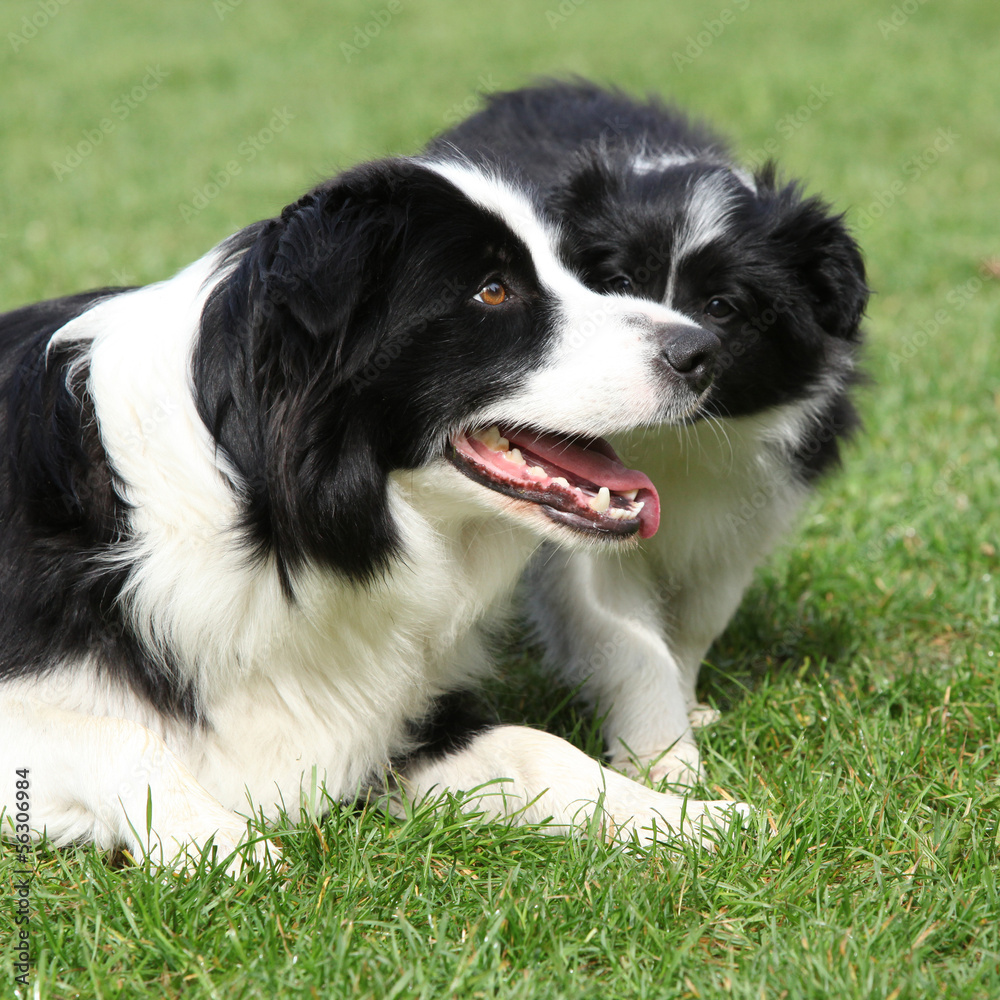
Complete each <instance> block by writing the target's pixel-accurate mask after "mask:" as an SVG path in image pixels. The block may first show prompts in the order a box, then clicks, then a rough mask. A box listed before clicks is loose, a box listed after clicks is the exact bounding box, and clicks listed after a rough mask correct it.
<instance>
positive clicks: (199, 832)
mask: <svg viewBox="0 0 1000 1000" xmlns="http://www.w3.org/2000/svg"><path fill="white" fill-rule="evenodd" d="M210 803H211V804H210V805H209V804H208V803H205V802H197V803H192V802H188V803H186V804H185V808H183V809H181V810H174V811H173V813H172V814H170V815H166V816H163V817H162V819H158V817H157V816H156V812H155V809H154V813H153V825H152V829H151V830H149V831H148V832H147V831H145V830H142V831H131V832H132V836H130V837H129V838H128V840H129V841H130V843H129V848H130V849H131V850H132V852H133V854H134V856H135V857H136V858H137V859H138V858H139V857H141V856H148V857H149V859H150V860H151V861H152V862H153V863H154V864H155V865H158V866H162V867H164V868H168V869H170V870H172V871H175V872H179V873H185V874H190V873H192V872H194V871H195V870H196V869H197V868H198V866H199V864H200V863H201V862H202V859H203V858H204V860H205V861H207V862H209V864H210V865H215V864H220V863H222V862H225V863H226V868H225V870H226V873H227V874H228V875H230V876H231V877H232V878H238V877H239V876H240V875H241V874H242V873H243V872H244V871H245V870H246V869H247V868H250V867H262V866H265V865H267V864H268V863H269V862H270V863H274V862H277V861H278V860H279V859H280V857H281V851H280V849H279V848H278V846H277V845H276V844H274V843H273V842H270V841H267V840H263V839H259V837H257V836H256V835H255V832H254V831H253V830H251V829H250V828H249V827H248V825H247V820H246V819H244V818H243V817H242V816H239V815H238V814H236V813H234V812H230V811H229V810H228V809H224V808H223V807H222V806H221V805H219V804H218V803H217V802H215V800H214V799H211V800H210ZM198 806H200V808H198ZM192 807H194V808H192ZM248 834H249V836H250V838H252V839H253V840H254V842H253V843H248ZM209 845H211V854H209V855H206V851H207V850H208V849H209Z"/></svg>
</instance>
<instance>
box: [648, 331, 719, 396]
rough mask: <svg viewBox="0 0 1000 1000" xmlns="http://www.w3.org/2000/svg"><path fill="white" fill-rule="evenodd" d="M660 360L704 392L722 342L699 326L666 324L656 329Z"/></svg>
mask: <svg viewBox="0 0 1000 1000" xmlns="http://www.w3.org/2000/svg"><path fill="white" fill-rule="evenodd" d="M657 332H658V333H659V335H660V343H661V344H662V345H663V359H664V360H665V361H666V363H667V364H668V365H669V366H670V367H671V368H672V369H673V370H674V371H675V372H676V373H677V374H678V375H680V376H681V378H683V379H684V381H685V382H686V383H687V384H688V385H689V386H690V387H691V389H692V391H693V392H704V391H705V389H707V388H708V387H709V385H711V383H712V379H713V378H715V368H716V359H717V358H718V355H719V351H720V350H721V349H722V341H721V340H719V338H718V337H717V336H716V335H715V334H714V333H712V332H710V331H709V330H705V329H703V328H702V327H700V326H686V325H685V326H679V325H675V324H665V325H664V326H661V327H659V328H658V329H657Z"/></svg>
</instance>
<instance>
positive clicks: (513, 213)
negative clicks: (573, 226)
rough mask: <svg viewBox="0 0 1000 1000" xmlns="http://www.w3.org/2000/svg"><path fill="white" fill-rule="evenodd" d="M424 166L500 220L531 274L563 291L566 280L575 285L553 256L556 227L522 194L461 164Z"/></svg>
mask: <svg viewBox="0 0 1000 1000" xmlns="http://www.w3.org/2000/svg"><path fill="white" fill-rule="evenodd" d="M424 166H426V167H427V168H428V169H430V170H433V171H434V172H435V173H436V174H440V175H441V176H442V177H444V178H445V180H447V181H450V182H451V183H452V184H454V185H455V187H457V188H458V189H459V191H461V192H462V194H464V195H465V196H466V197H467V198H468V199H469V200H470V201H472V202H473V203H475V204H476V205H479V206H480V207H482V208H485V209H486V210H487V211H489V212H492V213H493V214H494V215H496V216H497V217H498V218H499V219H501V220H502V221H503V222H504V224H505V225H506V226H507V228H508V229H510V230H511V232H513V233H514V235H515V236H517V237H518V238H519V239H520V240H521V242H523V243H524V244H525V246H526V247H527V248H528V252H529V253H530V254H531V259H532V261H533V262H534V265H535V271H536V272H537V274H538V277H539V278H540V279H541V280H542V281H543V282H544V283H545V284H546V285H548V286H549V287H550V288H552V289H553V290H558V291H562V292H564V291H566V290H567V284H566V282H567V280H568V281H569V282H571V283H572V284H578V282H577V281H576V279H575V278H574V277H573V276H572V275H571V274H570V273H569V272H568V271H567V270H566V268H565V267H563V265H562V264H560V263H559V260H558V258H557V256H556V244H557V242H558V239H559V230H558V227H557V226H555V225H554V224H553V223H548V224H546V223H544V222H543V221H542V220H541V218H539V215H538V212H537V211H536V209H535V207H534V205H533V204H532V203H531V199H530V197H529V196H528V195H527V194H526V193H525V192H523V191H520V190H519V189H518V188H516V187H514V186H513V185H511V184H509V183H507V182H506V181H504V180H502V179H501V178H499V177H496V176H493V175H491V174H488V173H484V172H483V171H482V170H480V169H478V168H476V167H472V166H466V165H464V164H461V163H449V162H444V163H425V164H424ZM581 287H582V286H581Z"/></svg>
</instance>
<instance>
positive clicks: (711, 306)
mask: <svg viewBox="0 0 1000 1000" xmlns="http://www.w3.org/2000/svg"><path fill="white" fill-rule="evenodd" d="M735 314H736V309H735V307H734V306H733V304H732V303H731V302H729V301H728V300H727V299H721V298H715V299H710V300H709V301H708V303H707V304H706V306H705V315H706V316H711V317H712V319H720V320H721V319H731V318H732V317H733V316H734V315H735Z"/></svg>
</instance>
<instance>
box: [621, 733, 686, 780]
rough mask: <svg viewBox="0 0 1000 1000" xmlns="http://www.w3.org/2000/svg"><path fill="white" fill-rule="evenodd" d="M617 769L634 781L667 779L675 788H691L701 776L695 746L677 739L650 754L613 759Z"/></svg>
mask: <svg viewBox="0 0 1000 1000" xmlns="http://www.w3.org/2000/svg"><path fill="white" fill-rule="evenodd" d="M611 766H612V767H613V768H615V770H617V771H621V772H622V773H623V774H626V775H628V776H629V777H630V778H635V779H636V780H637V781H642V782H648V783H649V784H651V785H658V784H660V783H661V782H664V781H665V782H666V783H667V784H668V785H672V786H676V787H678V788H693V787H694V786H695V785H697V784H698V783H699V782H700V781H702V780H703V779H704V776H705V774H704V771H703V769H702V766H701V755H700V754H699V752H698V748H697V747H696V746H695V745H694V744H693V743H689V742H687V741H686V740H680V741H678V742H677V743H675V744H674V745H673V746H672V747H671V748H670V749H669V750H662V751H660V752H659V753H651V754H630V755H629V756H627V757H619V758H617V759H616V760H614V761H612V763H611Z"/></svg>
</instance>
